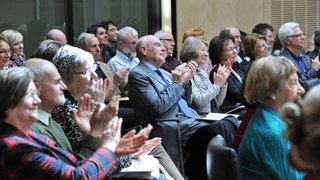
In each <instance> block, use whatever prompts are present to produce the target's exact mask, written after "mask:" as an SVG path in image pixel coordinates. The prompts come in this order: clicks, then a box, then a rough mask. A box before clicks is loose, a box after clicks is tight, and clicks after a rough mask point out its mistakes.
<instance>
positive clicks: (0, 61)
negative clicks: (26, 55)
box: [0, 41, 11, 69]
mask: <svg viewBox="0 0 320 180" xmlns="http://www.w3.org/2000/svg"><path fill="white" fill-rule="evenodd" d="M10 56H11V53H10V46H9V44H8V43H7V42H5V41H0V69H2V68H3V67H4V66H8V65H9V62H10Z"/></svg>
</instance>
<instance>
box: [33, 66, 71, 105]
mask: <svg viewBox="0 0 320 180" xmlns="http://www.w3.org/2000/svg"><path fill="white" fill-rule="evenodd" d="M37 84H38V89H39V91H40V99H41V101H42V104H41V106H42V107H50V108H53V107H55V106H57V105H62V104H64V102H65V97H64V95H63V91H64V90H66V89H67V86H66V85H65V84H64V83H63V82H62V80H61V76H60V74H59V73H58V71H57V69H56V68H55V67H53V68H51V69H50V70H49V72H47V76H46V78H45V79H44V81H43V82H38V83H37Z"/></svg>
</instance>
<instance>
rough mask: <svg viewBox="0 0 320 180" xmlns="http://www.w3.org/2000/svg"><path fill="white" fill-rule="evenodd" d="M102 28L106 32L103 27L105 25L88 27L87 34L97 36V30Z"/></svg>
mask: <svg viewBox="0 0 320 180" xmlns="http://www.w3.org/2000/svg"><path fill="white" fill-rule="evenodd" d="M100 27H102V28H104V29H105V30H106V31H108V28H107V27H106V26H105V25H102V24H94V25H91V26H90V27H88V29H87V33H93V34H94V35H97V30H98V28H100Z"/></svg>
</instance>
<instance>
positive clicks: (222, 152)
mask: <svg viewBox="0 0 320 180" xmlns="http://www.w3.org/2000/svg"><path fill="white" fill-rule="evenodd" d="M207 174H208V179H209V180H211V179H212V180H220V179H221V180H229V179H230V180H241V179H242V174H241V169H240V166H239V160H238V157H237V153H236V151H235V150H234V149H232V148H230V147H227V145H226V142H225V140H224V138H223V137H222V136H221V135H217V136H215V137H214V138H212V140H211V141H210V143H209V144H208V150H207Z"/></svg>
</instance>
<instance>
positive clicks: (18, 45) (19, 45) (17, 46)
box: [12, 41, 24, 56]
mask: <svg viewBox="0 0 320 180" xmlns="http://www.w3.org/2000/svg"><path fill="white" fill-rule="evenodd" d="M23 47H24V46H23V42H22V41H17V42H15V43H14V44H13V46H12V51H13V53H16V54H17V55H18V56H24V53H23Z"/></svg>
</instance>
